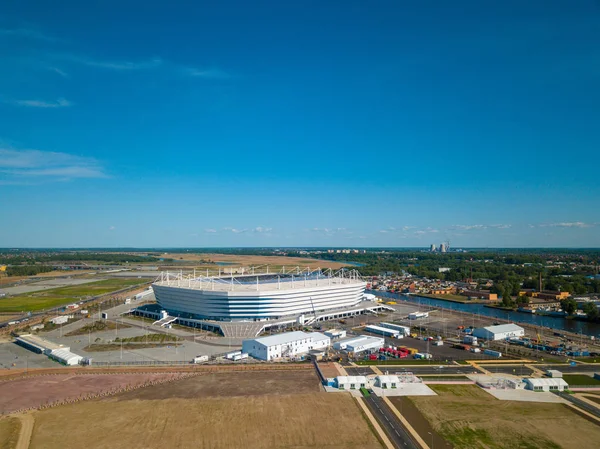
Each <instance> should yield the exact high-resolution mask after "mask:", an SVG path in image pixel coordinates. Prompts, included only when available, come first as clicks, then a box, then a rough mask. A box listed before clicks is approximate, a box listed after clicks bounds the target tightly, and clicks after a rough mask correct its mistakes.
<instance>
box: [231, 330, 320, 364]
mask: <svg viewBox="0 0 600 449" xmlns="http://www.w3.org/2000/svg"><path fill="white" fill-rule="evenodd" d="M330 344H331V339H330V338H329V337H328V336H326V335H323V334H320V333H319V332H310V333H306V332H301V331H297V332H285V333H282V334H277V335H271V336H269V337H260V338H253V339H251V340H244V341H243V342H242V351H243V352H244V353H247V354H250V355H251V356H252V357H254V358H257V359H260V360H272V359H279V358H295V357H297V356H300V355H304V354H307V353H308V352H309V351H311V350H313V349H323V348H327V347H328V346H329V345H330Z"/></svg>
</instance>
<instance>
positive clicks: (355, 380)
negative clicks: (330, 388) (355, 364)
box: [335, 376, 369, 390]
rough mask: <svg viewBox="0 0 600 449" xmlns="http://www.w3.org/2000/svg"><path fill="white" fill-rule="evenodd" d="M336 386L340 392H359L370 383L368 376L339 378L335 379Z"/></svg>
mask: <svg viewBox="0 0 600 449" xmlns="http://www.w3.org/2000/svg"><path fill="white" fill-rule="evenodd" d="M335 384H336V386H337V387H338V389H340V390H358V389H359V388H367V387H368V386H369V381H368V379H367V377H366V376H338V377H336V378H335Z"/></svg>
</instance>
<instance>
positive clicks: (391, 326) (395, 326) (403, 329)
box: [379, 323, 410, 337]
mask: <svg viewBox="0 0 600 449" xmlns="http://www.w3.org/2000/svg"><path fill="white" fill-rule="evenodd" d="M379 325H380V326H381V327H386V328H388V329H394V330H397V331H399V332H400V334H401V335H404V336H405V337H408V336H409V335H410V327H408V326H402V325H400V324H394V323H379Z"/></svg>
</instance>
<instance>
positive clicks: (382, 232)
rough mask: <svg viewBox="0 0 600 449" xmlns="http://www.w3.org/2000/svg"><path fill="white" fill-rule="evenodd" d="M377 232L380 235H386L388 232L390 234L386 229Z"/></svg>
mask: <svg viewBox="0 0 600 449" xmlns="http://www.w3.org/2000/svg"><path fill="white" fill-rule="evenodd" d="M379 232H380V233H381V234H387V233H388V232H390V231H388V230H387V229H382V230H381V231H379Z"/></svg>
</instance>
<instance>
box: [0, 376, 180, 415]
mask: <svg viewBox="0 0 600 449" xmlns="http://www.w3.org/2000/svg"><path fill="white" fill-rule="evenodd" d="M176 375H177V374H173V373H164V374H163V373H161V374H153V373H140V374H81V375H73V374H58V375H50V376H34V377H25V378H22V379H16V380H10V381H5V382H0V413H10V412H13V411H16V410H23V409H27V408H31V407H39V406H40V405H44V404H47V403H51V402H55V401H60V400H65V399H75V398H78V397H79V396H81V395H87V394H90V393H97V392H101V391H108V390H113V389H117V388H122V387H125V386H127V385H138V384H143V383H144V382H147V381H153V380H159V379H164V378H170V377H173V376H176ZM151 388H154V387H151Z"/></svg>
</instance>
